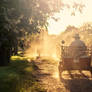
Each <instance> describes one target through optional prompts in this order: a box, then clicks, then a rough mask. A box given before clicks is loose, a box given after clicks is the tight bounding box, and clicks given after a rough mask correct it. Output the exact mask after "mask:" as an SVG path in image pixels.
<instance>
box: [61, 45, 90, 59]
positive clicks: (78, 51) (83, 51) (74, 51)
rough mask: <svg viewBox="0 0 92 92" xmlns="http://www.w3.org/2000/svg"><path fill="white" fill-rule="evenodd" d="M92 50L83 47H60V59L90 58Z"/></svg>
mask: <svg viewBox="0 0 92 92" xmlns="http://www.w3.org/2000/svg"><path fill="white" fill-rule="evenodd" d="M91 54H92V49H91V48H85V47H77V48H76V47H72V46H61V57H62V58H63V57H76V56H91Z"/></svg>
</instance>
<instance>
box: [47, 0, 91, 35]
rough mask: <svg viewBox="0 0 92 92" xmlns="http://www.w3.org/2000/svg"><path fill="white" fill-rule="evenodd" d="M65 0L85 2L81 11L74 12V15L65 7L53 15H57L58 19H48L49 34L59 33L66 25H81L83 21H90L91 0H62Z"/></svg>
mask: <svg viewBox="0 0 92 92" xmlns="http://www.w3.org/2000/svg"><path fill="white" fill-rule="evenodd" d="M64 1H65V3H66V2H69V3H70V2H72V1H75V2H78V3H83V4H85V7H84V8H83V13H82V14H81V13H79V12H76V15H75V16H71V11H72V10H69V9H67V8H64V10H63V11H61V12H60V13H59V14H56V15H55V16H56V17H57V16H58V17H59V20H58V21H57V22H56V21H55V20H53V19H49V26H48V29H49V34H59V33H61V32H62V31H64V30H65V28H66V27H67V26H68V25H74V26H76V27H78V26H80V25H82V24H83V23H85V22H92V0H64Z"/></svg>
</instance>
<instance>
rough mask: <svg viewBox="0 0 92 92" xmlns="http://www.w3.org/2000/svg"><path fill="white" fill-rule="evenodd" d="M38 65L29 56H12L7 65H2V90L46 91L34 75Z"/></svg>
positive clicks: (0, 79) (3, 91)
mask: <svg viewBox="0 0 92 92" xmlns="http://www.w3.org/2000/svg"><path fill="white" fill-rule="evenodd" d="M36 70H37V66H35V64H34V62H28V61H27V58H24V57H20V56H12V57H11V63H10V64H9V66H7V67H0V92H46V91H45V90H44V89H42V88H41V86H40V84H39V83H38V82H37V81H36V77H35V76H34V74H35V71H36Z"/></svg>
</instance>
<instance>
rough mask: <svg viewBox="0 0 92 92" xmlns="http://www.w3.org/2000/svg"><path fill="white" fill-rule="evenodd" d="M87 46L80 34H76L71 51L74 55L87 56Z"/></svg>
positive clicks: (70, 47)
mask: <svg viewBox="0 0 92 92" xmlns="http://www.w3.org/2000/svg"><path fill="white" fill-rule="evenodd" d="M86 51H87V47H86V45H85V43H84V42H83V41H81V40H80V37H79V34H75V36H74V41H73V42H72V43H71V44H70V46H69V52H71V53H70V54H71V56H72V57H76V58H77V57H81V56H86V54H87V53H86Z"/></svg>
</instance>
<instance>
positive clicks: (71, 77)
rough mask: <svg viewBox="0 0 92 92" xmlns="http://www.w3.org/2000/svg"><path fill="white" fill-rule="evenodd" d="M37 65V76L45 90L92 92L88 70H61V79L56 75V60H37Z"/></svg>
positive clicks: (51, 91) (91, 80) (91, 79)
mask: <svg viewBox="0 0 92 92" xmlns="http://www.w3.org/2000/svg"><path fill="white" fill-rule="evenodd" d="M36 65H37V66H38V67H39V69H38V72H37V78H38V80H39V82H40V83H41V85H43V86H44V88H45V89H46V90H47V92H92V78H91V75H90V72H88V71H83V72H79V71H71V73H70V72H68V71H66V72H63V74H62V76H63V79H61V80H60V78H59V76H58V62H57V61H52V62H50V61H48V60H37V61H36Z"/></svg>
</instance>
